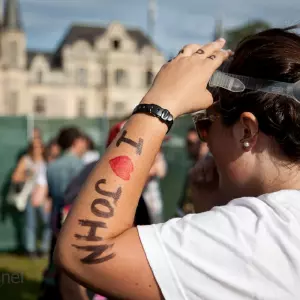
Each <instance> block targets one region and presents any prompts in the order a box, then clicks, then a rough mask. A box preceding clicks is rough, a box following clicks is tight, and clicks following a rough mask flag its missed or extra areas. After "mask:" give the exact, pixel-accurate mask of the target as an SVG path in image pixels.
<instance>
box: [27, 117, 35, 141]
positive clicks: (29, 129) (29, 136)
mask: <svg viewBox="0 0 300 300" xmlns="http://www.w3.org/2000/svg"><path fill="white" fill-rule="evenodd" d="M26 117H27V140H28V142H30V141H31V139H32V133H33V129H34V115H33V114H27V116H26Z"/></svg>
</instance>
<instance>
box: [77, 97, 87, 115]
mask: <svg viewBox="0 0 300 300" xmlns="http://www.w3.org/2000/svg"><path fill="white" fill-rule="evenodd" d="M77 105H78V106H77V109H78V111H77V115H78V117H85V116H86V102H85V100H84V99H82V98H80V99H78V103H77Z"/></svg>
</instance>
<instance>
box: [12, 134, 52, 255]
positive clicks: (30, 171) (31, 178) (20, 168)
mask: <svg viewBox="0 0 300 300" xmlns="http://www.w3.org/2000/svg"><path fill="white" fill-rule="evenodd" d="M44 169H45V160H44V146H43V144H42V143H41V140H40V139H39V138H35V139H33V141H32V143H31V144H30V145H29V147H28V150H27V154H25V155H23V156H22V157H21V159H20V160H19V162H18V164H17V167H16V169H15V171H14V172H13V175H12V183H13V184H14V185H20V186H22V187H21V189H22V188H25V184H26V183H27V184H29V182H30V183H31V185H30V186H31V188H30V189H28V195H27V200H26V202H27V204H26V206H25V227H24V229H25V232H24V237H25V250H26V252H27V255H28V256H29V257H30V258H36V257H37V255H46V254H47V253H48V251H49V248H50V238H51V230H50V223H49V221H50V220H49V213H48V211H47V203H46V199H45V198H44V197H40V198H39V197H37V196H36V194H35V192H34V189H35V186H36V184H38V180H39V179H38V178H39V176H38V174H39V173H40V172H43V170H44ZM38 216H39V217H40V219H41V220H42V240H41V245H40V246H41V247H40V250H39V251H38V250H37V231H38V224H39V222H38Z"/></svg>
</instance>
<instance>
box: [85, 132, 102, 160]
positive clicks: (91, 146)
mask: <svg viewBox="0 0 300 300" xmlns="http://www.w3.org/2000/svg"><path fill="white" fill-rule="evenodd" d="M86 140H87V143H88V150H87V151H86V153H85V154H84V155H83V157H82V159H83V162H84V164H85V165H88V164H89V163H91V162H94V161H96V160H99V159H100V153H99V151H97V149H96V146H95V143H94V141H93V140H92V138H91V137H90V136H88V135H86Z"/></svg>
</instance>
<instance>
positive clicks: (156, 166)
mask: <svg viewBox="0 0 300 300" xmlns="http://www.w3.org/2000/svg"><path fill="white" fill-rule="evenodd" d="M166 173H167V162H166V160H165V157H164V154H163V152H162V150H160V151H159V152H158V154H157V155H156V157H155V160H154V163H153V165H152V167H151V169H150V172H149V178H148V181H147V184H146V185H145V188H144V191H143V194H142V195H143V198H144V199H145V203H146V205H147V208H148V211H149V214H150V217H151V223H152V224H156V223H161V222H163V199H162V195H161V191H160V180H162V179H163V178H164V177H165V176H166Z"/></svg>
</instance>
